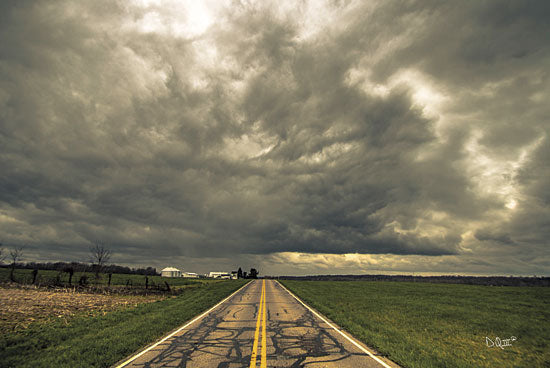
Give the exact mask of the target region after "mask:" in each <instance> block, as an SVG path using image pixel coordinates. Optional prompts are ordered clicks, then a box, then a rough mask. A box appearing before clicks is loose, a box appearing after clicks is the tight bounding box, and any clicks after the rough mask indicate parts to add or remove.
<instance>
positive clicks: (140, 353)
mask: <svg viewBox="0 0 550 368" xmlns="http://www.w3.org/2000/svg"><path fill="white" fill-rule="evenodd" d="M249 284H250V282H247V283H246V284H244V285H243V286H241V287H240V288H239V289H238V290H236V291H235V292H233V293H232V294H231V295H229V296H228V297H227V298H225V299H224V300H222V301H221V302H219V303H218V304H216V305H215V306H213V307H212V308H210V309H209V310H207V311H206V312H204V313H202V314H201V315H199V316H198V317H195V318H193V319H192V320H191V321H189V322H187V323H186V324H184V325H183V326H181V327H180V328H178V329H177V330H176V331H174V332H172V333H171V334H169V335H168V336H165V337H164V338H163V339H161V340H159V341H157V342H156V343H154V344H153V345H151V346H149V347H148V348H147V349H145V350H142V351H141V352H139V353H138V354H136V355H134V356H131V357H130V358H128V359H127V360H125V361H124V362H122V363H121V364H119V365H117V366H115V367H114V368H121V367H124V366H125V365H127V364H129V363H131V362H133V361H134V360H136V359H137V358H139V357H140V356H142V355H143V354H145V353H147V352H148V351H149V350H151V349H153V348H155V347H157V346H158V345H159V344H162V343H163V342H164V341H166V340H168V339H169V338H171V337H172V336H174V335H175V334H177V333H178V332H180V331H181V330H183V329H184V328H186V327H187V326H189V325H191V324H193V323H195V322H196V321H198V320H199V319H201V318H203V317H204V316H206V315H207V314H208V313H210V312H212V311H213V310H214V309H216V308H217V307H218V306H220V305H221V304H223V303H225V302H226V301H227V300H228V299H229V298H231V297H232V296H233V295H235V294H237V293H238V292H239V291H241V290H242V289H244V288H245V287H246V286H247V285H249Z"/></svg>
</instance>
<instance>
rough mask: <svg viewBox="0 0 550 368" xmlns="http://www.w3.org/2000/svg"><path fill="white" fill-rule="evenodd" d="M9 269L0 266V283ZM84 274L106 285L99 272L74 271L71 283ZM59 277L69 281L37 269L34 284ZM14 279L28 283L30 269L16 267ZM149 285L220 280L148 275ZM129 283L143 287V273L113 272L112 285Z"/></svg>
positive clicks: (66, 279) (65, 278) (6, 278)
mask: <svg viewBox="0 0 550 368" xmlns="http://www.w3.org/2000/svg"><path fill="white" fill-rule="evenodd" d="M10 271H11V270H10V269H9V268H0V283H2V282H8V281H10ZM83 275H85V276H86V277H87V278H88V282H89V283H90V285H107V282H108V280H109V277H108V276H107V275H106V274H100V278H99V279H97V278H96V276H95V274H94V273H92V272H75V273H74V275H73V279H72V284H73V285H78V280H79V279H80V277H81V276H83ZM58 277H59V281H60V282H62V283H63V284H66V283H68V282H69V274H68V273H66V272H59V271H51V270H39V271H38V276H37V279H36V284H51V283H52V282H53V281H54V280H56V278H58ZM14 278H15V281H16V282H18V283H22V284H30V283H31V282H32V270H29V269H16V270H15V272H14ZM148 278H149V286H152V285H164V282H165V281H166V282H168V283H169V284H170V287H173V286H175V287H178V286H185V285H200V284H203V283H209V282H219V281H220V280H212V279H188V278H183V277H161V276H149V277H148ZM128 283H129V284H130V285H132V286H139V287H145V276H143V275H131V274H122V273H114V274H113V276H112V278H111V285H112V286H123V285H127V284H128Z"/></svg>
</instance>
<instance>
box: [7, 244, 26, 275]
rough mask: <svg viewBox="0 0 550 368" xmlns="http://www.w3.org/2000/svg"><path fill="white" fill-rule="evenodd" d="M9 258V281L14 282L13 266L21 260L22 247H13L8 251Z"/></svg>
mask: <svg viewBox="0 0 550 368" xmlns="http://www.w3.org/2000/svg"><path fill="white" fill-rule="evenodd" d="M10 258H11V261H12V262H11V272H10V280H11V281H15V278H14V276H13V273H14V272H15V265H16V264H17V261H20V260H21V259H22V258H23V247H14V248H13V249H12V250H10Z"/></svg>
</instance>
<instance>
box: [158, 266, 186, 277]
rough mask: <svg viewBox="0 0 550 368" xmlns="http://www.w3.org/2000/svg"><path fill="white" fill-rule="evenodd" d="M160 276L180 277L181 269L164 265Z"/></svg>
mask: <svg viewBox="0 0 550 368" xmlns="http://www.w3.org/2000/svg"><path fill="white" fill-rule="evenodd" d="M160 275H161V276H162V277H181V271H180V270H178V269H177V268H174V267H166V268H165V269H163V270H162V271H160Z"/></svg>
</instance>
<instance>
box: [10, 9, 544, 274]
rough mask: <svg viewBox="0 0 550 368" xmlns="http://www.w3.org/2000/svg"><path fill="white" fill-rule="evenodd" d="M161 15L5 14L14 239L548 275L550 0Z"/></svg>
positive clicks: (175, 253)
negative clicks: (349, 257)
mask: <svg viewBox="0 0 550 368" xmlns="http://www.w3.org/2000/svg"><path fill="white" fill-rule="evenodd" d="M145 3H147V2H135V3H134V2H128V3H125V4H118V3H112V2H102V1H98V2H94V3H93V4H92V3H87V2H75V3H71V4H68V3H65V2H50V3H48V4H47V5H46V4H41V3H35V2H5V3H4V4H3V5H2V7H3V9H2V11H1V12H0V13H1V14H2V15H1V18H0V19H1V23H0V24H1V25H0V36H1V38H2V40H3V45H5V46H4V47H3V48H2V49H1V50H0V153H1V155H0V168H1V169H2V175H1V176H0V239H2V240H3V241H4V243H5V244H25V245H26V247H27V248H28V249H29V252H30V253H29V254H32V257H34V258H36V259H66V258H71V259H80V258H82V257H84V255H85V254H86V252H87V247H88V245H89V244H90V242H93V241H96V240H100V241H103V242H106V243H108V244H110V245H111V247H112V248H113V250H114V251H115V252H116V253H117V254H118V258H117V259H113V261H116V262H118V263H127V264H148V263H151V264H158V265H161V264H163V262H170V261H174V260H181V262H186V261H185V260H186V259H187V260H189V259H194V260H195V261H193V262H194V263H195V264H206V263H205V262H207V261H206V260H207V259H208V260H209V261H208V262H211V263H212V264H220V265H223V264H225V263H224V262H229V261H227V260H228V259H245V260H246V262H260V263H261V262H266V263H265V265H266V267H268V268H269V267H272V272H273V273H276V272H278V271H277V270H283V269H284V267H282V266H280V264H282V263H284V261H282V263H281V261H280V260H281V259H285V260H289V259H291V260H292V262H295V261H296V259H302V258H292V257H290V256H288V255H289V254H302V253H306V254H311V255H317V254H320V255H321V254H326V255H328V256H327V258H323V259H325V260H323V261H321V258H319V257H314V256H312V257H305V258H303V259H307V261H304V262H306V263H308V262H312V263H311V264H309V263H308V265H307V266H304V267H306V269H307V270H311V271H310V272H313V273H314V272H322V270H323V267H324V266H323V264H325V263H326V264H331V265H332V267H336V268H337V267H340V266H341V267H343V268H342V269H343V270H345V269H348V270H350V272H357V271H359V270H361V269H362V267H364V266H365V265H368V264H369V261H368V260H369V259H371V258H369V257H372V256H373V255H380V257H382V256H383V255H386V254H390V255H394V256H395V257H401V258H388V259H391V260H392V261H391V262H395V264H396V265H399V266H395V267H393V266H391V262H390V261H388V262H387V263H384V264H385V266H384V267H386V269H387V270H394V269H396V267H400V270H406V267H409V268H410V269H413V270H415V269H416V270H420V271H424V272H430V271H431V270H433V271H434V272H435V271H437V270H436V268H437V269H442V266H441V263H440V261H434V259H439V260H447V261H448V262H451V261H450V259H451V258H449V257H453V258H452V260H453V261H452V262H455V263H456V265H454V266H453V267H455V268H456V269H460V267H461V266H463V267H464V269H467V270H469V272H475V269H476V267H479V272H505V273H509V272H514V264H513V262H508V261H507V260H511V259H513V258H514V257H517V256H518V254H521V253H524V252H525V251H526V250H527V249H528V250H529V252H531V253H530V254H532V255H533V257H532V258H531V259H526V260H524V261H523V262H524V263H522V264H521V267H520V266H518V267H520V268H521V269H519V268H518V269H517V272H527V273H529V272H530V269H529V265H530V264H532V265H533V269H534V270H539V269H540V267H544V266H545V265H546V266H547V265H548V264H547V263H544V262H546V261H541V260H544V259H546V260H548V251H547V249H546V248H547V245H548V241H547V239H548V235H550V234H548V230H547V229H550V226H548V225H549V224H548V220H546V219H548V218H550V216H549V215H550V213H549V199H548V194H547V190H545V188H548V184H549V183H548V177H549V176H548V172H549V170H548V165H547V161H548V158H549V155H548V152H549V148H548V147H549V144H548V136H547V131H548V118H547V117H548V116H550V114H549V113H550V111H549V108H548V106H547V104H546V103H545V101H546V99H547V97H548V95H549V92H550V87H549V83H548V73H547V71H546V69H547V68H546V65H548V61H549V55H550V54H549V48H548V46H547V42H546V39H545V36H544V35H546V34H548V22H546V21H545V19H547V15H548V12H549V7H548V6H547V5H544V4H543V3H542V2H535V3H533V2H530V3H525V4H517V3H509V4H508V3H505V2H504V3H503V2H492V1H488V2H482V3H471V4H461V5H460V6H459V5H458V4H447V3H440V2H433V3H429V2H418V3H417V2H410V3H407V4H393V3H386V2H380V3H368V4H364V3H361V2H359V3H354V2H340V3H334V4H332V3H326V4H322V6H320V7H319V9H321V10H319V9H318V8H316V7H314V6H312V5H311V4H308V3H307V2H305V3H303V4H302V5H300V6H299V7H298V8H297V9H295V8H294V7H289V8H288V9H286V8H285V6H284V4H283V3H276V4H267V3H265V2H262V3H259V4H257V3H244V2H243V3H240V2H234V3H231V4H230V5H226V6H223V7H219V8H216V7H214V6H213V4H210V5H211V6H210V8H208V9H207V10H202V11H201V10H200V9H198V10H197V9H195V8H193V7H192V6H183V7H182V8H177V7H181V6H182V5H181V4H182V3H178V2H166V3H160V4H159V3H157V2H151V3H150V4H145ZM144 4H145V5H144ZM176 8H177V9H176ZM205 11H206V13H205ZM209 14H210V15H209ZM208 17H210V21H208V22H206V21H207V20H208V19H207V18H208ZM320 19H325V21H323V22H321V21H320ZM201 22H202V23H201ZM205 22H206V23H205ZM503 252H504V253H505V255H503V254H502V253H503ZM346 254H358V257H363V258H364V261H360V262H359V261H357V262H355V261H354V262H347V261H346V262H344V263H342V265H338V264H336V263H337V262H339V261H338V260H339V259H340V258H338V257H339V256H336V255H346ZM264 255H265V256H264ZM279 255H280V256H279ZM331 255H333V256H331ZM257 257H260V258H257ZM262 257H264V258H262ZM281 257H282V258H281ZM289 257H290V258H289ZM503 257H504V258H503ZM506 257H509V258H506ZM537 257H538V258H537ZM212 259H218V261H212ZM535 259H536V261H535ZM201 260H202V261H201ZM402 260H405V261H402ZM406 260H409V261H406ZM316 262H317V263H316ZM323 262H325V263H323ZM335 262H336V263H335ZM361 262H362V263H361ZM401 262H405V263H401ZM438 262H439V263H438ZM441 262H443V261H441ZM541 262H542V265H541ZM403 264H408V266H403ZM453 264H454V263H453ZM277 265H279V266H277ZM476 265H477V266H476ZM201 267H206V266H201ZM227 267H232V266H231V265H228V266H227ZM308 267H309V268H308ZM346 267H347V268H346ZM403 267H405V268H403ZM443 268H444V266H443ZM319 270H321V271H319ZM304 272H305V271H304ZM342 272H344V271H342ZM537 272H538V271H537Z"/></svg>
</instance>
